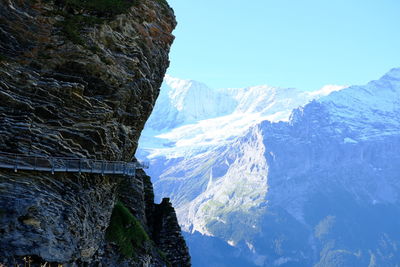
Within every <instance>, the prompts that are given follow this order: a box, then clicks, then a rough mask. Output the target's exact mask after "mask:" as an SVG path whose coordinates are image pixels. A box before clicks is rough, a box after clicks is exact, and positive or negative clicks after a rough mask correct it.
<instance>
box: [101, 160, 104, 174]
mask: <svg viewBox="0 0 400 267" xmlns="http://www.w3.org/2000/svg"><path fill="white" fill-rule="evenodd" d="M101 175H104V160H103V161H101Z"/></svg>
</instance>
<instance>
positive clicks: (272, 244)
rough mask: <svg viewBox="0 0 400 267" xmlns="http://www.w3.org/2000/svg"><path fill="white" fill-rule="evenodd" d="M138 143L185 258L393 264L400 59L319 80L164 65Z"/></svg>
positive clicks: (399, 178)
mask: <svg viewBox="0 0 400 267" xmlns="http://www.w3.org/2000/svg"><path fill="white" fill-rule="evenodd" d="M139 147H140V148H139V151H138V153H137V154H138V155H139V157H141V158H145V157H146V158H147V159H149V160H150V162H151V164H150V166H151V167H150V170H149V174H150V175H151V176H152V177H153V178H154V186H155V191H156V195H169V196H170V197H171V199H172V202H173V203H174V205H175V206H176V207H177V213H178V217H179V220H180V223H181V226H182V227H183V230H185V231H186V232H187V233H188V234H187V239H188V241H189V246H190V247H191V254H192V257H193V263H194V266H205V265H204V264H207V266H313V265H315V266H400V265H399V263H400V253H399V251H398V248H399V247H400V219H399V218H400V216H399V215H400V208H399V194H400V156H399V153H398V151H400V69H392V70H391V71H390V72H388V73H387V74H386V75H384V76H383V77H382V78H380V79H379V80H376V81H372V82H370V83H368V84H367V85H363V86H350V87H348V88H345V87H342V86H326V87H324V88H322V89H321V90H319V91H316V92H302V91H299V90H296V89H291V88H289V89H284V88H274V87H268V86H257V87H250V88H242V89H219V90H213V89H210V88H208V87H207V86H206V85H204V84H201V83H198V82H194V81H186V80H181V79H177V78H173V77H170V76H166V78H165V81H164V85H163V87H162V88H161V94H160V97H159V99H158V100H157V104H156V107H155V109H154V111H153V113H152V115H151V117H150V119H149V121H148V123H147V124H146V128H145V130H144V131H143V133H142V137H141V140H140V145H139ZM197 248H201V251H199V250H200V249H197ZM204 255H207V257H204ZM396 264H397V265H396Z"/></svg>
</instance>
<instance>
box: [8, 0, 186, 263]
mask: <svg viewBox="0 0 400 267" xmlns="http://www.w3.org/2000/svg"><path fill="white" fill-rule="evenodd" d="M91 3H93V2H92V1H84V2H76V1H73V0H65V1H64V0H60V1H45V0H43V1H40V0H37V1H29V0H23V1H15V0H4V1H0V151H2V152H10V153H20V154H25V155H48V156H68V157H77V158H78V157H85V158H96V159H101V160H122V161H130V160H132V155H133V153H134V152H135V150H136V147H137V143H138V139H139V136H140V133H141V130H142V129H143V126H144V123H145V122H146V120H147V118H148V116H149V115H150V113H151V111H152V108H153V105H154V103H155V100H156V98H157V96H158V94H159V87H160V85H161V82H162V79H163V76H164V74H165V70H166V68H167V67H168V65H169V60H168V52H169V48H170V45H171V44H172V41H173V39H174V37H173V35H172V34H171V32H172V30H173V29H174V27H175V25H176V22H175V17H174V14H173V11H172V9H171V8H170V7H169V6H168V4H166V2H164V1H161V0H160V1H155V0H154V1H153V0H138V1H132V2H131V1H124V0H121V1H102V2H101V3H102V4H104V3H105V4H104V5H105V6H98V5H91ZM107 3H111V4H108V5H106V4H107ZM117 7H118V8H117ZM121 7H122V8H121ZM121 185H124V186H121ZM117 200H119V201H121V202H123V204H124V205H125V206H126V207H127V208H128V209H129V211H130V212H131V213H132V214H133V215H134V216H135V218H137V220H138V221H139V222H140V223H141V225H142V227H143V228H144V229H145V231H146V232H147V235H148V236H149V238H150V241H151V240H152V239H154V236H155V235H161V236H162V238H164V239H169V238H171V239H170V240H171V241H170V242H174V240H175V243H176V246H178V247H179V248H180V251H179V253H177V252H176V251H175V250H170V248H169V247H166V246H164V245H163V244H164V243H163V242H158V243H157V242H154V241H151V242H150V241H149V242H150V243H149V242H147V243H149V244H150V245H149V244H147V245H145V248H142V249H139V250H137V251H136V252H135V254H136V255H135V258H132V259H125V260H123V262H121V259H122V257H121V254H120V249H119V248H118V246H116V244H113V243H109V242H106V240H105V239H104V236H105V233H106V230H107V228H108V227H109V222H110V218H111V215H112V211H113V207H114V204H115V203H116V201H117ZM157 207H158V206H157V205H155V204H154V202H153V192H152V186H151V183H150V181H149V178H148V177H147V176H146V175H145V174H144V173H143V172H138V173H137V175H136V177H134V178H132V179H128V178H126V177H118V176H115V177H112V176H101V175H94V174H70V173H61V174H56V175H51V174H44V173H40V172H17V173H14V172H11V171H7V170H0V222H1V227H0V240H1V241H0V263H2V264H3V265H5V266H12V265H13V264H20V263H23V262H22V261H26V259H27V258H29V259H31V260H32V261H33V262H32V264H44V263H46V262H47V263H57V264H63V265H66V266H75V265H81V264H84V263H85V264H94V265H96V264H97V265H96V266H98V264H106V265H107V266H122V264H124V265H126V266H150V265H151V266H163V265H165V264H167V262H168V260H171V262H172V263H173V264H174V265H177V266H189V265H190V257H189V255H188V251H187V248H186V245H185V242H184V240H183V238H182V236H181V235H179V234H178V233H177V231H178V228H179V226H178V225H177V222H176V220H175V221H174V220H170V219H168V218H173V217H174V214H175V213H174V212H172V210H169V211H168V212H165V213H163V216H161V219H162V220H167V221H168V222H170V224H168V223H166V224H165V225H164V224H162V225H161V226H160V227H161V228H157V227H158V226H157V227H156V224H157V223H158V221H157V220H159V219H160V215H157V216H158V217H157V220H155V218H156V217H155V210H156V208H157ZM171 224H173V225H171ZM165 227H172V228H174V227H175V228H176V227H178V228H176V229H175V228H174V229H175V230H176V232H174V233H172V232H170V231H168V230H167V228H165ZM160 233H161V234H160ZM170 234H171V236H165V235H170ZM172 235H173V236H172ZM159 239H160V240H161V238H159ZM146 247H147V248H146ZM162 254H165V255H162Z"/></svg>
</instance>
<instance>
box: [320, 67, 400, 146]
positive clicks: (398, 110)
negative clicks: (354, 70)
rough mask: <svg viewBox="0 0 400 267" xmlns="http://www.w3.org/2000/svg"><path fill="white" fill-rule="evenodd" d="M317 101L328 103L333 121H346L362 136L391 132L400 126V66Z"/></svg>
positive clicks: (325, 104) (362, 137)
mask: <svg viewBox="0 0 400 267" xmlns="http://www.w3.org/2000/svg"><path fill="white" fill-rule="evenodd" d="M319 101H320V102H321V103H322V104H323V105H324V106H326V107H327V109H328V112H329V114H330V116H331V120H332V122H336V123H346V124H347V125H348V127H349V129H350V130H352V131H353V132H358V133H359V138H361V139H365V138H369V137H373V136H381V135H387V134H391V133H393V132H396V131H398V130H399V129H400V116H399V114H400V69H392V70H391V71H390V72H388V73H387V74H385V75H384V76H383V77H382V78H380V79H379V80H376V81H372V82H369V83H368V84H366V85H363V86H351V87H349V88H346V89H345V90H341V91H338V92H333V93H331V94H330V95H328V96H326V97H323V98H321V99H320V100H319ZM361 133H362V134H361Z"/></svg>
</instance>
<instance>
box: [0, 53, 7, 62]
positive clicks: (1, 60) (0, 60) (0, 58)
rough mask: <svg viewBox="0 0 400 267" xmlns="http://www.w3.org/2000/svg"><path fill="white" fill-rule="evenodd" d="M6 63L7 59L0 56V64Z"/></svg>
mask: <svg viewBox="0 0 400 267" xmlns="http://www.w3.org/2000/svg"><path fill="white" fill-rule="evenodd" d="M3 61H7V57H6V56H3V55H2V54H0V62H3Z"/></svg>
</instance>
